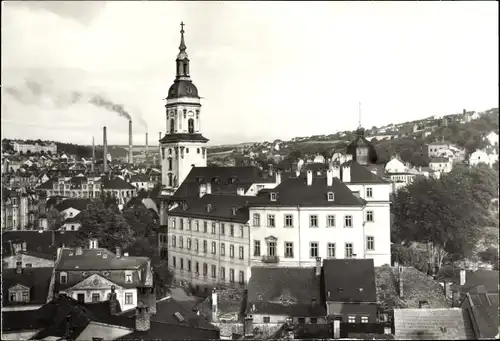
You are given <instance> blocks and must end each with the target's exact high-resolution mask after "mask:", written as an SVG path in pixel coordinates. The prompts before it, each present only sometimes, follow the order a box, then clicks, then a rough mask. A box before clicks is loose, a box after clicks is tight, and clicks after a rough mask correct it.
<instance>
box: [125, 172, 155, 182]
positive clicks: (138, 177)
mask: <svg viewBox="0 0 500 341" xmlns="http://www.w3.org/2000/svg"><path fill="white" fill-rule="evenodd" d="M149 181H151V179H150V177H149V176H147V175H146V174H138V175H132V176H131V178H130V182H149Z"/></svg>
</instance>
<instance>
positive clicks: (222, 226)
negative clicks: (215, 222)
mask: <svg viewBox="0 0 500 341" xmlns="http://www.w3.org/2000/svg"><path fill="white" fill-rule="evenodd" d="M225 230H226V225H225V224H224V223H220V228H219V232H220V235H221V236H223V235H225V234H226V231H225Z"/></svg>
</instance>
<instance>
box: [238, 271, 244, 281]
mask: <svg viewBox="0 0 500 341" xmlns="http://www.w3.org/2000/svg"><path fill="white" fill-rule="evenodd" d="M239 280H240V284H245V272H244V271H240V278H239Z"/></svg>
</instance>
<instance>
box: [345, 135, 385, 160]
mask: <svg viewBox="0 0 500 341" xmlns="http://www.w3.org/2000/svg"><path fill="white" fill-rule="evenodd" d="M359 148H368V160H367V161H368V164H370V163H372V164H375V163H377V160H378V156H377V151H376V150H375V147H374V146H373V144H372V143H371V142H370V141H368V140H367V139H366V137H365V130H364V129H363V128H359V129H358V130H357V131H356V137H355V138H354V140H353V141H352V142H351V143H350V144H349V145H348V146H347V149H346V153H347V154H350V155H352V159H353V160H354V161H358V162H359V161H361V160H357V150H358V149H359Z"/></svg>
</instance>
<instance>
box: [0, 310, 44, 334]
mask: <svg viewBox="0 0 500 341" xmlns="http://www.w3.org/2000/svg"><path fill="white" fill-rule="evenodd" d="M37 314H38V311H37V310H19V311H16V310H14V311H4V310H2V332H19V331H22V330H36V329H41V328H43V324H42V323H40V321H38V320H37V318H36V317H37Z"/></svg>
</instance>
